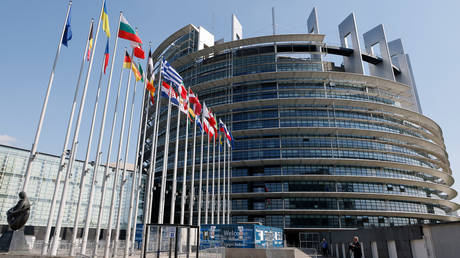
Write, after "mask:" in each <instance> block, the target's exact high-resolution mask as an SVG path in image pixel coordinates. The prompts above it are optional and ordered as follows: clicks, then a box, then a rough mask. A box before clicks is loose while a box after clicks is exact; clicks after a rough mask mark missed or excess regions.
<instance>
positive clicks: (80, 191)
mask: <svg viewBox="0 0 460 258" xmlns="http://www.w3.org/2000/svg"><path fill="white" fill-rule="evenodd" d="M103 71H104V60H103V61H102V66H101V73H100V75H99V83H98V85H97V91H96V100H95V101H94V109H93V117H92V119H91V128H90V131H89V137H88V144H87V146H86V157H85V162H84V164H83V169H82V172H81V177H80V187H79V189H78V201H77V209H76V211H75V217H74V225H73V231H72V240H71V246H70V255H71V256H75V247H76V244H77V232H78V223H79V219H80V216H79V215H80V209H81V201H82V198H83V189H84V187H85V184H84V181H85V177H86V174H87V173H89V168H88V165H89V164H88V163H89V155H90V153H91V145H92V142H93V133H94V126H95V124H96V115H97V108H98V105H99V96H100V94H101V83H102V75H103ZM96 155H98V154H97V153H96ZM93 167H96V164H94V165H93ZM94 174H96V171H95V170H94V171H93V176H94ZM88 208H89V207H88Z"/></svg>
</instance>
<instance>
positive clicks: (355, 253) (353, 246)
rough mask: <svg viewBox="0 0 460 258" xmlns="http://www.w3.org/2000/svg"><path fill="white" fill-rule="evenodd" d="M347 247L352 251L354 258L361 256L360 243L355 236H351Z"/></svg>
mask: <svg viewBox="0 0 460 258" xmlns="http://www.w3.org/2000/svg"><path fill="white" fill-rule="evenodd" d="M349 249H350V251H351V252H352V253H353V257H354V258H361V257H362V256H363V253H362V251H361V244H360V243H359V238H358V237H357V236H355V237H353V242H352V243H350V246H349Z"/></svg>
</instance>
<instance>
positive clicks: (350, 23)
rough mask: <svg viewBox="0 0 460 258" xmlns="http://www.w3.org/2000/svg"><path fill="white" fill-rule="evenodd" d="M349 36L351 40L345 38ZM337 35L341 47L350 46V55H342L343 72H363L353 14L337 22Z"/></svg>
mask: <svg viewBox="0 0 460 258" xmlns="http://www.w3.org/2000/svg"><path fill="white" fill-rule="evenodd" d="M348 36H350V38H351V42H347V40H346V38H347V37H348ZM339 37H340V43H341V45H342V47H345V48H352V49H353V54H352V55H351V56H344V57H343V65H344V67H345V72H349V73H358V74H364V66H363V58H362V56H361V47H360V45H359V38H358V28H357V26H356V19H355V14H354V13H351V14H350V15H348V16H347V18H345V19H344V20H343V21H342V23H340V24H339Z"/></svg>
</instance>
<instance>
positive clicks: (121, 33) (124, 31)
mask: <svg viewBox="0 0 460 258" xmlns="http://www.w3.org/2000/svg"><path fill="white" fill-rule="evenodd" d="M118 37H119V38H122V39H127V40H130V41H133V42H137V43H139V44H142V40H141V39H140V38H139V36H137V34H136V31H135V30H134V29H133V27H131V25H130V24H129V22H128V21H127V20H126V19H125V17H124V16H123V14H122V15H121V21H120V30H118Z"/></svg>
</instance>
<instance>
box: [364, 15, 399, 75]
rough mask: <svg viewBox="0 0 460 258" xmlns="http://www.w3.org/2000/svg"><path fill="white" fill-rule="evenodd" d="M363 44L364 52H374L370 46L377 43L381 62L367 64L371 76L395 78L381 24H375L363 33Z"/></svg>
mask: <svg viewBox="0 0 460 258" xmlns="http://www.w3.org/2000/svg"><path fill="white" fill-rule="evenodd" d="M363 38H364V46H365V48H366V52H367V53H369V54H374V53H373V50H372V47H373V46H375V45H377V44H378V45H379V47H380V49H379V50H380V54H381V56H380V57H381V58H382V62H380V63H378V64H375V65H374V64H369V74H370V75H371V76H376V77H381V78H385V79H388V80H392V81H394V80H395V76H394V73H393V65H392V63H391V58H390V51H389V50H388V44H387V38H386V35H385V30H384V28H383V25H382V24H380V25H377V26H376V27H374V28H373V29H371V30H369V31H368V32H366V33H364V34H363Z"/></svg>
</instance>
